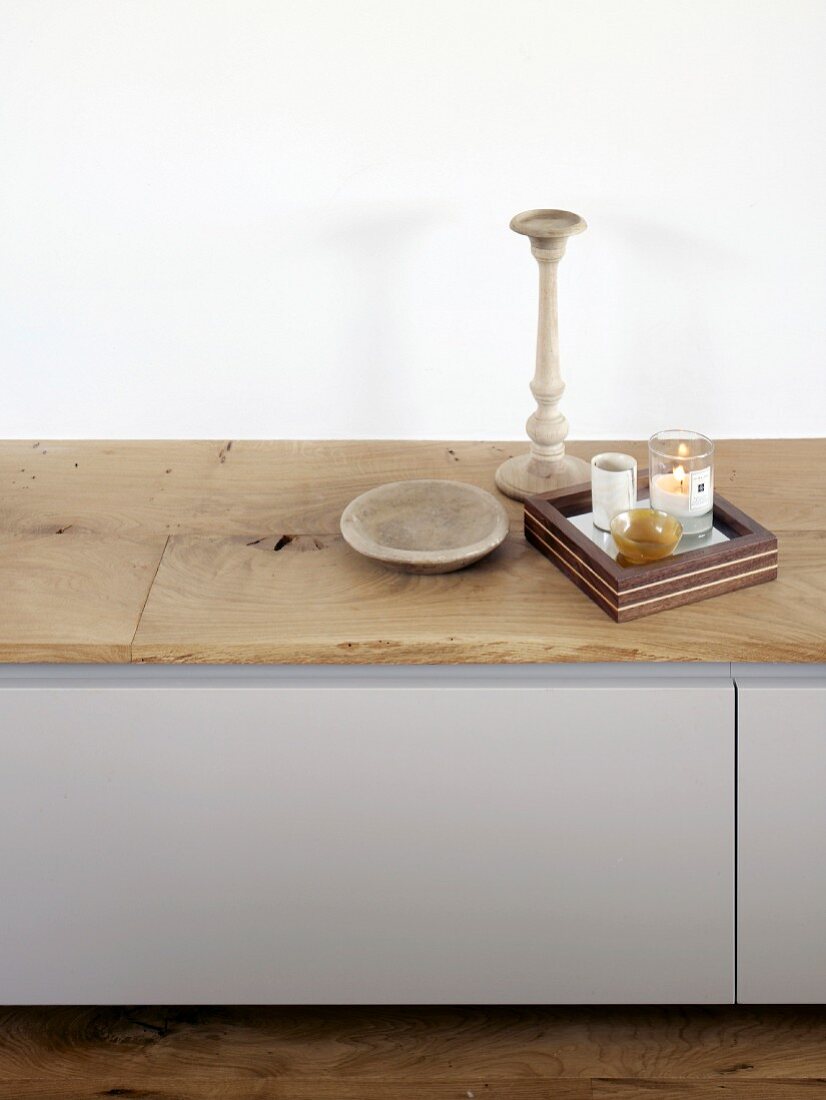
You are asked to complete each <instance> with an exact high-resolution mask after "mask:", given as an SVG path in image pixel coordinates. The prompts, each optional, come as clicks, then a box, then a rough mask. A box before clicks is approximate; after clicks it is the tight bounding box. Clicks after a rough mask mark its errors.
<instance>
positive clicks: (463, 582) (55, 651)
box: [0, 440, 826, 664]
mask: <svg viewBox="0 0 826 1100" xmlns="http://www.w3.org/2000/svg"><path fill="white" fill-rule="evenodd" d="M523 449H524V448H523V447H521V446H519V445H510V444H504V443H436V442H401V443H396V442H370V443H368V442H353V441H346V442H324V443H311V442H247V441H237V442H234V443H231V442H223V443H222V442H148V441H146V442H62V443H48V442H45V443H44V442H40V441H38V442H35V441H29V442H21V441H13V442H6V443H0V660H2V661H4V662H30V661H53V662H83V661H95V662H121V663H123V662H129V661H136V662H177V663H282V662H285V663H357V664H379V663H381V664H384V663H388V664H394V663H404V664H430V663H459V662H503V663H511V662H532V661H539V662H555V661H561V662H569V661H577V662H593V661H764V662H765V661H794V662H822V661H826V490H824V488H823V470H824V469H826V440H791V441H789V440H787V441H727V442H725V441H724V442H722V443H719V444H718V448H717V470H716V481H717V485H718V487H719V489H720V491H721V492H722V493H724V494H725V496H727V497H728V498H729V499H730V500H732V501H733V502H734V503H735V504H736V505H738V506H739V507H740V508H742V509H744V510H745V511H746V512H748V513H750V514H751V515H752V516H753V517H754V518H755V519H757V520H758V521H760V522H761V523H763V524H764V525H765V526H766V527H768V528H770V529H771V530H773V531H774V532H775V533H776V534H777V535H778V537H779V542H780V579H779V580H777V581H775V582H773V583H771V584H767V585H763V586H760V587H757V588H752V589H747V590H745V591H741V592H734V593H731V594H729V595H726V596H720V597H718V598H717V599H714V600H709V601H706V602H704V603H699V604H694V605H691V606H688V607H682V608H677V609H674V610H671V611H666V612H663V613H661V614H659V615H655V616H652V617H650V618H647V619H641V620H638V621H636V622H632V623H626V624H617V623H614V622H612V621H611V620H610V619H608V618H607V617H606V616H605V615H604V614H603V613H602V612H601V611H600V610H599V609H598V608H597V607H596V606H595V605H594V604H593V603H591V601H590V600H588V599H586V598H585V597H584V596H583V595H582V593H580V592H579V591H578V590H577V589H576V588H575V586H574V585H573V584H572V583H571V582H570V581H569V580H567V579H566V578H565V577H564V576H563V575H562V574H561V573H560V572H559V571H558V570H556V569H554V568H553V566H552V565H550V564H549V563H548V562H547V561H546V560H545V559H544V558H543V557H542V556H541V555H540V554H538V553H537V552H536V551H535V550H534V549H533V548H532V547H530V546H529V545H528V544H527V543H526V542H525V540H524V537H523V535H522V506H521V505H520V504H517V503H516V502H514V501H510V500H506V499H505V498H504V497H502V498H501V499H502V501H503V503H504V504H505V506H506V508H507V509H508V514H509V516H510V519H511V533H510V535H509V537H508V539H507V540H506V542H505V543H504V545H503V546H502V547H501V548H500V549H499V550H497V551H496V552H495V553H494V554H493V555H492V556H491V557H490V558H488V559H486V560H485V561H483V562H481V563H479V564H478V565H476V566H473V567H471V568H470V569H468V570H465V571H462V572H459V573H452V574H448V575H445V576H436V577H417V576H410V575H405V574H399V573H392V572H388V571H386V570H385V569H383V568H381V567H380V566H378V565H374V564H372V563H371V562H369V561H366V560H363V559H361V558H359V557H358V556H357V555H356V554H355V553H353V551H351V550H350V549H349V548H348V547H347V546H346V545H345V544H344V543H343V542H342V540H341V537H340V535H339V533H338V520H339V516H340V514H341V511H342V509H343V508H344V506H345V504H347V503H348V501H350V500H351V499H352V498H353V497H354V496H356V495H358V494H359V493H361V492H363V491H364V490H365V489H368V488H370V487H371V486H374V485H377V484H380V483H381V482H385V481H393V480H399V479H402V478H413V477H450V478H455V479H457V480H460V481H468V482H472V483H473V484H476V485H481V486H482V487H483V488H487V489H490V490H492V491H495V490H494V481H493V475H494V471H495V470H496V468H497V466H498V465H499V463H500V462H501V461H502V460H503V459H504V458H506V457H507V456H508V455H510V454H515V453H518V452H519V451H521V450H523ZM569 449H570V450H571V452H573V453H575V454H577V455H579V456H581V457H583V458H588V457H589V456H590V455H591V454H593V453H595V452H596V451H597V450H606V449H620V450H628V451H631V452H633V453H635V454H636V455H637V458H638V459H639V460H640V461H641V462H642V463H644V462H645V447H644V446H643V445H641V444H638V443H637V444H631V443H627V442H610V443H607V442H605V441H601V442H599V443H573V444H570V446H569Z"/></svg>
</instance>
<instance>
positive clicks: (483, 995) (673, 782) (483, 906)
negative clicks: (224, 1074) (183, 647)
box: [0, 665, 826, 1004]
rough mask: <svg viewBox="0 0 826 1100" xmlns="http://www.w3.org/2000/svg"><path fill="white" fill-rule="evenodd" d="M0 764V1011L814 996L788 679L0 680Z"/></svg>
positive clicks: (225, 673) (816, 705)
mask: <svg viewBox="0 0 826 1100" xmlns="http://www.w3.org/2000/svg"><path fill="white" fill-rule="evenodd" d="M738 723H739V731H738ZM738 735H739V745H738ZM0 743H1V744H2V761H3V766H2V770H1V771H0V835H2V837H3V844H2V849H0V881H2V882H3V884H4V885H3V897H4V901H3V905H2V907H1V908H0V914H1V916H0V989H2V990H3V1000H4V1001H5V1002H7V1003H40V1002H46V1003H123V1002H128V1003H144V1002H152V1003H210V1002H220V1003H241V1002H243V1003H256V1002H258V1003H261V1002H270V1003H292V1004H297V1003H404V1002H407V1003H422V1002H426V1003H510V1002H520V1003H652V1002H653V1003H657V1002H659V1003H729V1002H732V1001H733V1000H734V999H735V979H736V981H737V984H738V990H739V999H740V1000H752V1001H787V1002H788V1001H796V1000H799V1001H810V1000H826V938H824V937H823V936H822V935H821V931H822V928H823V927H824V920H823V918H824V915H826V900H825V899H826V862H824V859H823V857H824V854H826V844H825V843H824V840H823V837H824V835H826V820H824V819H825V818H826V802H824V798H823V790H824V784H823V778H824V773H826V675H825V674H824V673H823V672H821V671H820V670H818V669H812V670H807V674H806V675H801V674H798V675H797V677H795V678H793V679H789V678H781V679H775V678H774V676H773V674H772V672H771V670H755V669H751V670H748V669H742V670H740V672H737V671H736V670H732V669H731V668H730V666H728V665H714V666H679V667H677V666H636V667H634V666H630V667H629V666H624V667H621V668H616V667H614V668H612V667H611V666H605V665H596V666H578V667H576V668H571V667H559V666H557V667H547V668H531V667H508V668H501V667H485V668H473V667H466V668H457V669H450V668H404V669H393V668H382V669H379V668H375V669H370V668H363V669H357V668H351V669H336V668H309V669H295V668H293V669H288V668H256V669H253V668H250V669H241V668H238V669H230V668H221V669H218V668H216V669H203V668H195V667H190V668H186V669H183V670H177V669H172V668H149V667H135V666H133V667H126V668H111V669H104V668H99V667H84V666H73V667H71V666H67V667H64V668H56V669H51V668H46V667H43V666H39V667H38V666H31V667H23V666H20V667H17V668H15V667H6V668H4V669H2V671H0ZM735 757H737V759H735ZM735 768H737V772H736V771H735ZM738 775H739V805H738V806H737V809H738V810H739V833H738V836H737V841H738V845H739V848H738V852H736V851H735V822H736V819H737V814H736V797H735V792H736V790H737V776H738ZM738 853H739V855H738ZM738 858H739V872H738V867H737V859H738ZM738 873H739V890H738ZM735 899H737V911H738V927H737V935H735ZM736 941H737V945H736ZM736 950H737V951H739V954H736Z"/></svg>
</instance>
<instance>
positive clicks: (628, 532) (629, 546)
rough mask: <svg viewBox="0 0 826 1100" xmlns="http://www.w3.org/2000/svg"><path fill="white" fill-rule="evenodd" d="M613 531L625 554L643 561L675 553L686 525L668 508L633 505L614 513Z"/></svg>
mask: <svg viewBox="0 0 826 1100" xmlns="http://www.w3.org/2000/svg"><path fill="white" fill-rule="evenodd" d="M611 534H612V535H613V536H614V542H615V543H616V544H617V546H618V547H619V551H620V553H621V554H622V556H623V557H624V558H626V559H627V560H628V561H630V562H633V563H634V565H644V564H645V562H649V561H659V560H660V558H667V557H668V555H669V554H673V553H674V551H675V550H676V549H677V546H678V544H679V541H680V539H681V538H682V537H683V525H682V524H681V523H680V521H679V520H677V519H674V517H673V516H669V515H668V513H667V512H658V511H657V510H656V509H654V508H631V509H629V510H628V511H627V512H620V513H619V514H618V515H616V516H614V518H613V519H612V520H611Z"/></svg>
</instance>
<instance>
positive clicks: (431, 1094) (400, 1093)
mask: <svg viewBox="0 0 826 1100" xmlns="http://www.w3.org/2000/svg"><path fill="white" fill-rule="evenodd" d="M106 1097H112V1098H114V1097H121V1098H124V1100H130V1098H131V1100H591V1084H590V1082H589V1081H493V1082H488V1081H485V1080H483V1079H480V1078H475V1077H471V1078H468V1079H467V1080H466V1081H463V1082H462V1083H461V1084H460V1083H457V1082H450V1081H426V1080H424V1081H392V1080H388V1081H377V1080H372V1079H367V1080H363V1081H359V1080H354V1081H340V1080H330V1079H327V1078H322V1079H319V1080H313V1079H295V1078H277V1079H263V1080H262V1079H256V1078H253V1077H242V1078H224V1079H222V1080H219V1081H215V1080H212V1079H210V1078H194V1077H178V1078H164V1079H159V1080H157V1081H155V1082H153V1083H152V1084H151V1085H148V1086H143V1085H138V1086H137V1087H130V1086H128V1085H124V1084H123V1081H122V1079H121V1078H114V1079H107V1080H101V1079H93V1078H90V1079H88V1080H84V1081H76V1082H67V1083H65V1084H64V1083H63V1082H48V1081H42V1080H40V1081H37V1080H35V1081H13V1082H0V1100H105V1098H106Z"/></svg>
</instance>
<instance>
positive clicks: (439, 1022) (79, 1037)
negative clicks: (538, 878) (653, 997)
mask: <svg viewBox="0 0 826 1100" xmlns="http://www.w3.org/2000/svg"><path fill="white" fill-rule="evenodd" d="M817 1096H823V1097H826V1009H822V1008H806V1009H782V1008H770V1009H748V1008H737V1009H734V1008H711V1009H695V1008H691V1009H679V1008H666V1009H656V1008H643V1009H637V1008H634V1009H627V1008H597V1009H594V1008H565V1009H558V1008H555V1009H532V1008H530V1009H526V1008H496V1009H466V1008H455V1009H454V1008H400V1009H365V1008H351V1009H309V1008H308V1009H275V1008H215V1009H213V1008H206V1009H204V1008H183V1009H146V1008H131V1009H130V1008H103V1009H96V1008H50V1009H43V1008H24V1009H2V1010H0V1098H3V1100H6V1098H12V1097H13V1098H15V1100H17V1098H20V1100H31V1098H35V1097H36V1098H38V1100H81V1098H82V1100H87V1098H92V1097H131V1098H133V1100H137V1098H141V1100H148V1098H156V1100H241V1098H243V1100H247V1098H250V1100H258V1098H262V1097H264V1098H273V1100H546V1098H547V1100H652V1098H654V1097H659V1098H662V1100H671V1098H674V1100H683V1098H684V1100H701V1098H706V1097H709V1098H710V1097H714V1098H717V1100H739V1098H741V1097H744V1098H749V1100H774V1098H777V1100H797V1098H798V1097H800V1098H801V1100H811V1098H813V1097H817Z"/></svg>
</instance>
